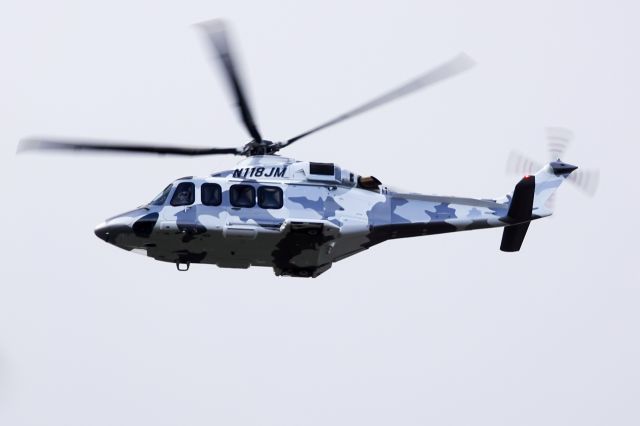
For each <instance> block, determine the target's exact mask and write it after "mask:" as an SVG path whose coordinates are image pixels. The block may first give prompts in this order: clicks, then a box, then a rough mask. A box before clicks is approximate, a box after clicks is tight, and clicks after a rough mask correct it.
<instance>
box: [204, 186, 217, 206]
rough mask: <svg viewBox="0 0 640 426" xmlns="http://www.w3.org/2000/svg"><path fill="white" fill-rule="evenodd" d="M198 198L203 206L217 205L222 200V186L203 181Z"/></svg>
mask: <svg viewBox="0 0 640 426" xmlns="http://www.w3.org/2000/svg"><path fill="white" fill-rule="evenodd" d="M200 199H201V200H202V204H204V205H205V206H219V205H220V203H221V202H222V188H220V185H218V184H217V183H203V184H202V186H201V187H200Z"/></svg>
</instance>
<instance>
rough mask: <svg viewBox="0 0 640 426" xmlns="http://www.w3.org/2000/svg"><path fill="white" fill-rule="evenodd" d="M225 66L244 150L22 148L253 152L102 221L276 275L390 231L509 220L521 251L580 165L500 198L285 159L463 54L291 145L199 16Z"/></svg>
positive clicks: (137, 248) (325, 261) (408, 233)
mask: <svg viewBox="0 0 640 426" xmlns="http://www.w3.org/2000/svg"><path fill="white" fill-rule="evenodd" d="M199 27H200V28H201V29H202V30H203V32H204V35H205V39H206V41H207V44H208V46H209V48H210V49H211V52H212V53H213V58H214V59H215V60H216V62H218V63H219V64H220V65H221V66H222V69H223V72H224V75H225V77H226V83H227V84H228V86H229V88H230V91H231V93H232V95H233V98H234V101H235V103H236V104H237V107H238V110H239V113H240V117H241V121H242V123H243V124H244V126H245V128H246V130H247V131H248V133H249V135H250V136H251V138H252V140H251V141H250V142H248V143H247V144H245V145H244V146H243V147H241V148H193V147H179V146H157V145H151V144H136V143H118V142H113V141H101V140H80V139H59V138H49V137H44V138H28V139H23V140H22V141H20V144H19V147H18V150H19V151H25V150H70V151H93V152H122V153H148V154H172V155H182V156H202V155H220V154H233V155H239V156H244V157H246V158H244V159H243V160H242V161H240V163H238V165H237V166H236V167H235V168H234V169H231V170H226V171H222V172H218V173H213V174H211V175H210V176H204V177H192V176H189V177H184V178H180V179H177V180H176V181H175V182H173V183H171V184H169V185H168V186H167V187H166V188H164V190H163V191H162V192H161V193H160V194H159V195H158V196H157V197H155V198H154V199H153V200H151V201H150V202H148V203H146V204H145V205H143V206H141V207H138V208H136V209H135V210H132V211H130V212H127V213H123V214H120V215H117V216H114V217H112V218H110V219H107V220H106V221H104V222H103V223H101V224H99V225H98V226H97V227H96V228H95V234H96V235H97V236H98V237H99V238H100V239H102V240H104V241H106V242H108V243H110V244H113V245H115V246H117V247H120V248H122V249H125V250H128V251H133V252H138V253H142V254H145V255H146V256H149V257H152V258H154V259H156V260H160V261H164V262H171V263H174V264H175V265H176V267H177V268H178V270H188V269H189V266H190V264H192V263H207V264H215V265H218V266H219V267H225V268H248V267H249V266H267V267H272V268H273V270H274V272H275V274H276V275H285V276H295V277H317V276H318V275H320V274H322V273H323V272H324V271H326V270H328V269H329V268H330V267H331V265H332V264H333V263H334V262H337V261H339V260H342V259H345V258H347V257H349V256H352V255H354V254H356V253H359V252H361V251H364V250H366V249H368V248H370V247H372V246H374V245H376V244H379V243H382V242H384V241H386V240H389V239H395V238H406V237H415V236H421V235H434V234H441V233H447V232H456V231H468V230H474V229H482V228H492V227H504V231H503V235H502V243H501V245H500V249H501V250H503V251H507V252H514V251H518V250H520V247H521V246H522V243H523V240H524V238H525V235H526V232H527V229H528V227H529V223H530V222H531V221H533V220H536V219H540V218H543V217H547V216H550V215H551V214H552V210H551V208H550V207H549V205H548V201H549V199H550V197H551V196H552V194H553V193H554V192H555V191H556V189H557V188H558V187H559V186H560V184H561V183H562V182H563V181H564V180H565V179H566V178H568V177H569V175H570V174H571V173H572V172H573V171H574V170H575V169H576V168H577V167H576V166H572V165H570V164H566V163H564V162H562V161H560V160H559V159H557V158H556V159H553V161H551V162H549V163H548V164H546V165H544V166H542V167H540V169H539V170H538V171H537V172H535V174H529V175H526V176H524V177H523V178H522V179H521V180H520V181H519V182H518V183H517V185H516V186H515V189H514V191H513V192H512V193H511V194H508V195H506V196H504V197H503V198H501V199H473V198H461V197H449V196H436V195H421V194H415V193H403V192H399V191H394V190H393V189H391V188H389V187H387V186H386V185H383V184H382V183H381V182H380V181H379V180H378V179H376V178H375V177H373V176H361V175H358V174H357V173H354V172H352V171H350V170H347V169H345V168H342V167H339V166H338V165H336V164H333V163H319V162H310V161H298V160H295V159H292V158H286V157H283V156H280V155H278V153H279V151H280V150H281V149H283V148H286V147H288V146H290V145H291V144H293V143H295V142H297V141H298V140H300V139H302V138H304V137H306V136H309V135H311V134H313V133H315V132H318V131H320V130H322V129H325V128H327V127H329V126H332V125H334V124H337V123H340V122H342V121H344V120H347V119H349V118H351V117H354V116H356V115H358V114H361V113H364V112H366V111H368V110H371V109H373V108H376V107H378V106H380V105H382V104H385V103H387V102H390V101H392V100H395V99H397V98H400V97H402V96H405V95H407V94H409V93H412V92H414V91H416V90H418V89H421V88H425V87H428V86H431V85H433V84H436V83H438V82H440V81H442V80H445V79H447V78H449V77H452V76H454V75H457V74H459V73H461V72H463V71H465V70H467V69H469V68H471V67H472V66H473V61H472V60H471V59H470V58H469V57H468V56H466V55H464V54H460V55H458V56H456V57H455V58H453V59H451V60H450V61H448V62H445V63H444V64H442V65H440V66H438V67H436V68H434V69H432V70H431V71H429V72H427V73H425V74H422V75H420V76H419V77H417V78H415V79H413V80H411V81H409V82H408V83H406V84H404V85H402V86H400V87H398V88H396V89H395V90H392V91H390V92H388V93H386V94H384V95H382V96H379V97H376V98H375V99H373V100H371V101H369V102H367V103H365V104H363V105H361V106H359V107H357V108H355V109H352V110H350V111H348V112H346V113H344V114H341V115H339V116H337V117H336V118H334V119H332V120H329V121H327V122H325V123H323V124H321V125H319V126H317V127H314V128H312V129H310V130H308V131H306V132H304V133H301V134H299V135H297V136H295V137H293V138H290V139H288V140H286V141H284V142H271V141H268V140H266V139H264V138H263V137H262V135H261V133H260V131H259V130H258V126H257V125H256V123H255V121H254V119H253V114H252V112H251V109H250V107H249V102H248V100H247V96H246V94H245V91H244V89H243V84H242V82H241V79H240V77H239V73H238V71H237V68H236V63H237V62H236V61H235V60H234V56H233V54H232V51H231V49H230V44H229V38H228V34H227V33H228V32H227V30H226V26H225V24H224V23H223V22H222V21H219V20H215V21H208V22H205V23H202V24H199Z"/></svg>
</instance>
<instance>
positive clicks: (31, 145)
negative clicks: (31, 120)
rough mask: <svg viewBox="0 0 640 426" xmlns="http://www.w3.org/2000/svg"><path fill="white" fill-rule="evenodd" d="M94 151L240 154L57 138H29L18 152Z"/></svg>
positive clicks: (231, 149) (216, 149) (221, 150)
mask: <svg viewBox="0 0 640 426" xmlns="http://www.w3.org/2000/svg"><path fill="white" fill-rule="evenodd" d="M35 150H40V151H42V150H44V151H93V152H103V153H104V152H122V153H125V152H126V153H135V154H169V155H183V156H196V155H215V154H240V151H239V150H238V149H237V148H194V147H191V148H189V147H176V146H162V145H147V144H141V143H135V142H133V143H131V142H115V141H104V140H97V139H76V140H70V139H57V138H28V139H22V140H21V141H20V143H19V144H18V152H23V151H35Z"/></svg>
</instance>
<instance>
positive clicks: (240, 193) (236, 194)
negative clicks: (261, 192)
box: [229, 185, 256, 207]
mask: <svg viewBox="0 0 640 426" xmlns="http://www.w3.org/2000/svg"><path fill="white" fill-rule="evenodd" d="M229 197H230V199H231V205H232V206H234V207H253V206H255V205H256V189H255V188H254V187H253V186H251V185H231V188H229Z"/></svg>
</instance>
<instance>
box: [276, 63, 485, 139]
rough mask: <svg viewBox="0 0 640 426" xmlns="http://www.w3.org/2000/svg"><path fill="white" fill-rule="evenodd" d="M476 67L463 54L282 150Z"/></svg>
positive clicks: (349, 112) (319, 127)
mask: <svg viewBox="0 0 640 426" xmlns="http://www.w3.org/2000/svg"><path fill="white" fill-rule="evenodd" d="M474 65H475V62H474V61H473V59H471V57H469V56H467V55H466V54H464V53H461V54H459V55H458V56H456V57H455V58H453V59H451V60H450V61H448V62H445V63H444V64H442V65H440V66H438V67H436V68H434V69H432V70H431V71H429V72H427V73H425V74H422V75H421V76H419V77H417V78H415V79H413V80H411V81H409V82H408V83H405V84H403V85H402V86H400V87H397V88H396V89H394V90H392V91H390V92H388V93H385V94H384V95H381V96H378V97H377V98H375V99H372V100H370V101H369V102H367V103H365V104H363V105H361V106H359V107H357V108H354V109H352V110H351V111H348V112H345V113H344V114H342V115H339V116H337V117H336V118H334V119H332V120H329V121H327V122H326V123H324V124H321V125H319V126H317V127H314V128H313V129H311V130H308V131H306V132H304V133H301V134H299V135H298V136H295V137H293V138H291V139H289V140H287V141H286V142H284V143H282V145H281V148H284V147H285V146H288V145H291V144H292V143H294V142H295V141H297V140H299V139H302V138H304V137H305V136H308V135H310V134H312V133H315V132H317V131H318V130H322V129H325V128H327V127H329V126H333V125H334V124H338V123H340V122H341V121H344V120H346V119H348V118H351V117H355V116H356V115H359V114H362V113H363V112H366V111H369V110H371V109H374V108H376V107H379V106H381V105H384V104H386V103H388V102H391V101H393V100H395V99H398V98H400V97H402V96H405V95H408V94H410V93H413V92H415V91H416V90H418V89H422V88H424V87H428V86H431V85H433V84H436V83H438V82H440V81H442V80H445V79H447V78H449V77H453V76H455V75H457V74H460V73H462V72H463V71H466V70H468V69H470V68H471V67H473V66H474Z"/></svg>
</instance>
